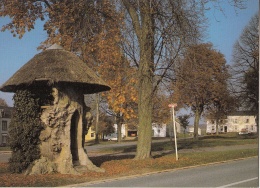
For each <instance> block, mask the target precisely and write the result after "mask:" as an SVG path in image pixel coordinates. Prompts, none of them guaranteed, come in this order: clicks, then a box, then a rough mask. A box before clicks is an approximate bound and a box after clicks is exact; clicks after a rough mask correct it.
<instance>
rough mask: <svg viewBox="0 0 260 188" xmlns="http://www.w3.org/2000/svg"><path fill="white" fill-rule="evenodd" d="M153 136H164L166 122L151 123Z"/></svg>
mask: <svg viewBox="0 0 260 188" xmlns="http://www.w3.org/2000/svg"><path fill="white" fill-rule="evenodd" d="M152 136H153V137H166V124H164V123H162V124H160V123H152Z"/></svg>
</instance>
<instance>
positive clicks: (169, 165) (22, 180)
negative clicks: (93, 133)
mask: <svg viewBox="0 0 260 188" xmlns="http://www.w3.org/2000/svg"><path fill="white" fill-rule="evenodd" d="M255 143H258V139H256V138H246V139H245V138H240V137H228V136H226V135H225V136H222V135H221V136H217V137H216V136H209V137H205V138H203V139H202V138H201V139H200V140H198V141H193V140H190V139H188V140H180V141H179V143H178V145H179V147H183V148H182V149H189V148H192V149H196V148H198V147H202V146H203V147H217V146H231V145H238V144H239V145H241V144H255ZM152 148H153V152H159V153H160V151H162V152H161V155H154V157H153V158H151V159H147V160H139V161H136V160H133V157H134V155H133V154H131V155H129V153H127V152H128V151H134V150H135V148H134V147H132V148H131V147H130V148H129V147H127V148H125V150H123V148H121V150H122V151H124V152H125V153H123V154H124V155H120V156H116V155H111V154H110V155H102V156H93V157H91V160H92V161H93V163H94V164H96V165H97V166H99V167H101V168H103V169H105V170H106V172H105V173H95V172H88V173H86V174H83V175H61V174H50V175H33V176H24V175H22V174H11V173H9V172H8V165H7V163H0V187H4V186H16V187H18V186H33V187H41V186H52V187H53V186H64V185H69V184H76V183H81V182H90V181H95V180H101V179H108V178H115V177H122V176H129V175H138V174H142V173H148V172H155V171H161V170H169V169H176V168H182V167H188V166H194V165H202V164H208V163H212V162H220V161H225V160H231V159H239V158H244V157H252V156H257V155H258V148H256V149H238V150H227V151H207V152H186V153H180V154H179V160H178V161H176V158H175V154H174V152H172V148H173V143H172V142H169V141H168V142H160V143H154V144H153V146H152ZM180 150H181V149H180ZM110 152H115V150H110ZM117 152H118V151H117ZM111 167H112V168H111Z"/></svg>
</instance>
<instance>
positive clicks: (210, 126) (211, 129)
mask: <svg viewBox="0 0 260 188" xmlns="http://www.w3.org/2000/svg"><path fill="white" fill-rule="evenodd" d="M255 118H256V117H255V116H254V114H253V113H252V112H249V111H237V112H233V113H230V114H228V115H227V117H226V118H225V119H221V120H220V121H219V132H220V133H221V132H222V133H224V132H240V131H241V130H242V129H244V130H247V131H248V132H252V133H255V132H257V126H256V120H255ZM206 133H208V134H212V133H216V120H215V119H207V130H206Z"/></svg>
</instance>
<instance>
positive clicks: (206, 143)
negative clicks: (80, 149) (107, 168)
mask: <svg viewBox="0 0 260 188" xmlns="http://www.w3.org/2000/svg"><path fill="white" fill-rule="evenodd" d="M177 143H178V150H182V149H196V148H201V147H217V146H232V145H244V144H258V138H257V137H256V136H255V135H253V136H238V134H237V133H229V134H221V135H209V136H204V137H200V138H199V139H198V140H194V139H193V138H186V139H177ZM174 146H175V145H174V142H173V141H172V142H171V141H163V142H155V143H152V151H164V150H174ZM135 151H136V146H122V147H109V146H108V147H107V148H104V149H102V150H101V151H100V152H101V153H127V152H135Z"/></svg>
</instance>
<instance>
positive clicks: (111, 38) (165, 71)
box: [0, 0, 241, 159]
mask: <svg viewBox="0 0 260 188" xmlns="http://www.w3.org/2000/svg"><path fill="white" fill-rule="evenodd" d="M210 2H213V3H214V2H216V4H217V3H218V1H214V0H212V1H210ZM206 3H207V1H204V0H199V1H197V0H189V1H183V0H164V1H160V0H150V1H145V0H131V1H129V0H114V1H109V0H93V1H85V0H73V1H72V0H64V1H56V0H39V1H30V0H24V1H20V0H12V1H9V0H0V6H1V12H0V16H9V17H10V18H11V22H10V23H9V24H7V25H5V26H4V27H3V28H2V30H3V31H4V30H6V29H8V30H10V31H11V32H12V33H13V35H14V36H17V35H18V36H19V37H20V38H21V37H22V36H23V34H24V33H25V32H27V31H30V30H31V29H33V28H34V25H35V21H36V20H37V19H41V20H45V24H44V29H45V30H46V32H47V34H48V38H47V40H46V41H43V43H42V45H41V46H40V48H42V49H44V48H46V47H48V46H49V45H51V44H53V43H58V44H60V45H62V46H63V47H64V48H65V49H67V50H70V51H73V52H74V53H76V54H77V55H79V57H80V58H82V59H83V60H84V61H85V62H86V63H88V65H89V66H90V67H93V69H96V70H95V71H96V72H97V73H98V74H99V75H102V77H103V78H107V81H108V82H110V83H111V84H112V85H115V87H114V86H112V87H114V88H115V89H113V88H112V93H113V95H114V96H110V95H112V94H109V95H108V96H107V99H108V101H109V100H110V98H111V99H112V101H113V100H114V99H116V96H118V95H119V93H120V92H121V93H120V97H118V99H120V101H121V102H119V103H118V105H115V104H116V103H114V104H113V105H111V106H112V107H113V108H114V110H115V111H116V113H117V110H118V108H119V107H120V106H121V104H122V103H123V105H122V106H125V105H124V104H125V103H124V102H123V100H124V98H128V99H131V100H137V103H138V120H139V123H138V129H139V130H138V134H139V137H138V146H137V154H136V159H145V158H148V157H150V153H151V136H152V129H151V125H152V111H153V108H154V104H153V103H154V97H155V93H157V91H156V90H157V89H158V87H160V85H161V84H164V85H167V84H168V83H167V82H168V81H171V80H172V78H173V75H174V69H173V68H174V64H175V63H176V62H177V61H178V60H179V59H180V56H181V55H182V53H183V52H184V51H185V49H186V48H187V47H188V46H189V45H191V44H194V43H196V42H197V41H198V40H200V39H201V37H202V36H203V35H202V34H203V30H204V28H205V23H206V22H205V17H204V11H205V10H206V7H205V5H206ZM234 5H235V6H239V5H241V1H240V0H239V1H237V0H236V1H235V0H234ZM124 56H125V57H124ZM122 57H124V58H126V59H127V62H128V63H129V65H128V66H126V67H129V70H130V71H129V72H132V71H133V72H134V74H132V75H135V78H136V80H135V81H134V79H135V78H131V77H130V76H127V77H128V78H129V81H127V82H125V80H124V78H122V79H121V76H123V75H122V74H119V73H120V70H121V69H120V68H116V69H114V71H117V72H115V74H118V75H117V76H118V78H116V77H113V76H112V77H111V72H110V74H108V73H109V72H106V71H104V72H103V70H105V69H107V70H113V69H110V68H109V66H110V64H112V65H113V66H114V65H115V66H117V65H119V64H120V63H122V62H125V61H124V60H123V61H122ZM124 58H123V59H124ZM100 67H102V69H100ZM119 67H120V66H119ZM133 67H135V69H133ZM102 72H103V73H102ZM105 72H106V73H107V74H105ZM130 74H131V73H130ZM115 79H117V82H114V81H113V80H115ZM120 79H121V81H118V80H120ZM122 81H124V82H122ZM134 82H135V84H136V85H135V86H134V87H135V89H136V91H137V93H138V94H137V96H135V97H134V98H133V97H132V96H130V95H128V94H126V95H124V94H123V91H120V90H119V89H116V88H118V87H119V86H120V85H121V86H122V83H123V85H124V83H126V84H128V83H129V84H130V85H128V86H126V88H125V89H126V90H127V89H128V90H131V88H134V87H132V85H133V83H134ZM117 84H118V85H117ZM117 86H118V87H117ZM129 88H130V89H129ZM113 91H114V92H113ZM133 93H135V92H133ZM127 95H128V96H127ZM111 104H112V103H111ZM127 109H129V108H127ZM127 109H124V110H125V111H127ZM119 111H122V109H121V110H119ZM130 111H131V110H130ZM125 116H126V115H125Z"/></svg>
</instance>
